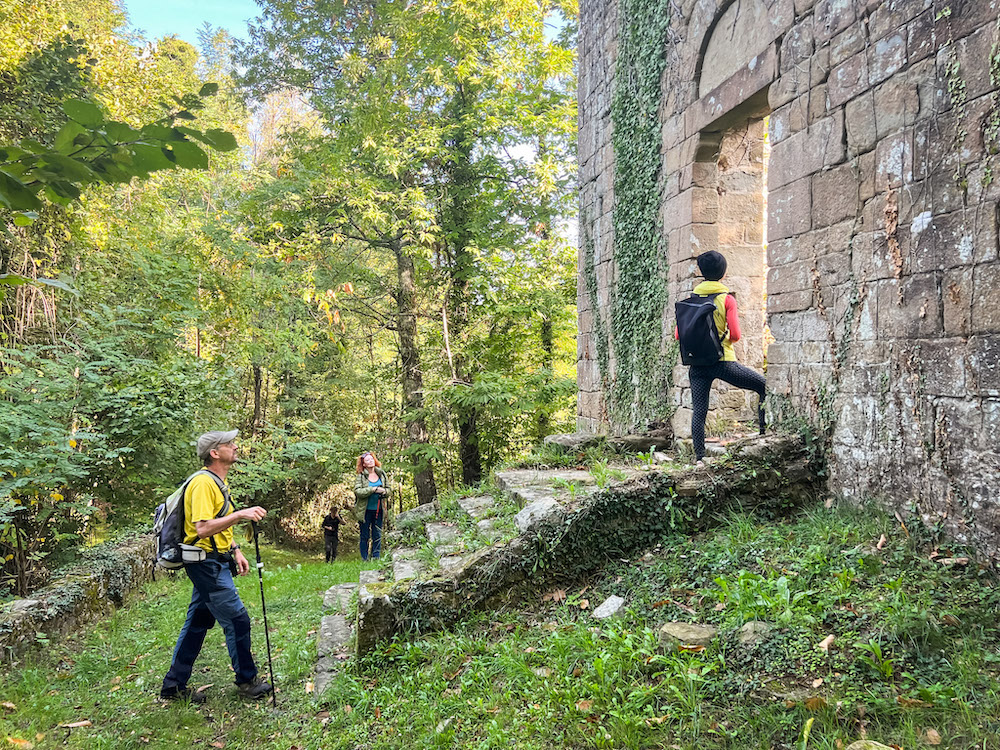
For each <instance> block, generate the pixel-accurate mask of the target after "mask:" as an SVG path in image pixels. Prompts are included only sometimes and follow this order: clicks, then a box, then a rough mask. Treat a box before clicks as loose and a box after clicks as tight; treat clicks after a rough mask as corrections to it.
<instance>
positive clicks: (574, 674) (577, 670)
mask: <svg viewBox="0 0 1000 750" xmlns="http://www.w3.org/2000/svg"><path fill="white" fill-rule="evenodd" d="M582 674H583V669H581V668H580V667H576V668H575V669H574V670H573V671H572V672H571V673H570V675H571V676H572V677H579V676H580V675H582Z"/></svg>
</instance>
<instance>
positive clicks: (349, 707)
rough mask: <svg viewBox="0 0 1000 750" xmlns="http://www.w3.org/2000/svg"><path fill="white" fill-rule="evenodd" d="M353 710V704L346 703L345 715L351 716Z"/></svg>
mask: <svg viewBox="0 0 1000 750" xmlns="http://www.w3.org/2000/svg"><path fill="white" fill-rule="evenodd" d="M353 710H354V709H353V708H352V707H351V704H350V703H345V704H344V713H345V714H349V713H351V711H353Z"/></svg>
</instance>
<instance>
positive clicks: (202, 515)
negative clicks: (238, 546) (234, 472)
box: [184, 474, 234, 552]
mask: <svg viewBox="0 0 1000 750" xmlns="http://www.w3.org/2000/svg"><path fill="white" fill-rule="evenodd" d="M226 486H227V487H228V486H229V485H228V484H227V485H226ZM225 502H226V499H225V498H224V497H223V496H222V490H220V489H219V485H217V484H216V483H215V480H214V479H213V478H212V477H210V476H208V475H207V474H198V475H197V476H196V477H195V478H194V479H192V480H191V483H190V484H188V487H187V490H185V491H184V543H185V544H196V545H197V546H199V547H201V548H202V549H203V550H205V551H206V552H214V551H215V550H213V549H212V542H211V538H209V537H206V538H205V539H199V538H198V532H197V531H196V530H195V524H196V523H197V522H198V521H211V520H212V519H213V518H215V517H216V516H217V515H219V512H220V511H221V510H222V506H223V504H224V503H225ZM233 510H234V508H233V506H232V504H230V508H229V512H230V513H232V512H233ZM214 538H215V546H216V547H218V548H219V552H226V551H228V550H229V548H230V547H231V546H232V544H233V528H232V526H230V527H229V528H228V529H226V530H225V531H220V532H219V533H218V534H216V535H215V537H214Z"/></svg>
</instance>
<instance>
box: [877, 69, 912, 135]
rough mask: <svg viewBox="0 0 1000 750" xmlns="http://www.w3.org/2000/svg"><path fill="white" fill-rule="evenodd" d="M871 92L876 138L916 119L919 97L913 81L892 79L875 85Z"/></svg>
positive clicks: (908, 124) (905, 125)
mask: <svg viewBox="0 0 1000 750" xmlns="http://www.w3.org/2000/svg"><path fill="white" fill-rule="evenodd" d="M872 94H873V96H874V102H875V126H876V133H877V137H878V138H885V137H886V136H889V135H892V134H893V133H895V132H896V131H898V130H900V129H901V128H904V127H907V126H910V125H913V123H915V122H916V121H917V117H918V116H919V115H920V97H919V95H918V93H917V87H916V85H915V84H914V83H911V82H910V81H908V80H905V79H893V80H891V81H887V82H886V83H884V84H882V85H881V86H878V87H876V88H875V89H874V90H873V92H872Z"/></svg>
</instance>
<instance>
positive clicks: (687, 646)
mask: <svg viewBox="0 0 1000 750" xmlns="http://www.w3.org/2000/svg"><path fill="white" fill-rule="evenodd" d="M677 650H678V651H687V652H689V653H692V654H700V653H701V652H702V651H704V650H705V647H704V646H701V645H695V644H693V643H682V644H681V645H679V646H678V647H677Z"/></svg>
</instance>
